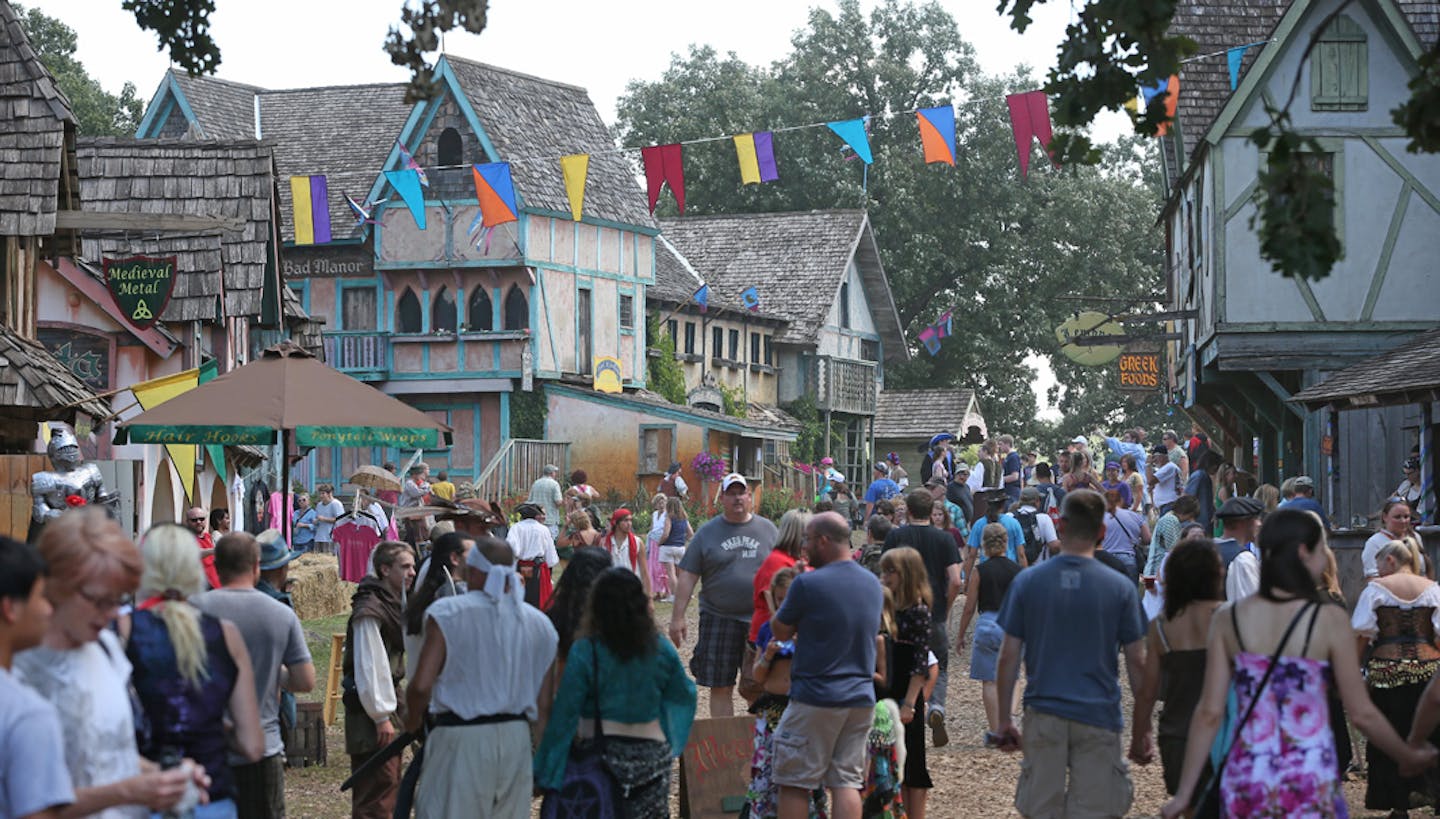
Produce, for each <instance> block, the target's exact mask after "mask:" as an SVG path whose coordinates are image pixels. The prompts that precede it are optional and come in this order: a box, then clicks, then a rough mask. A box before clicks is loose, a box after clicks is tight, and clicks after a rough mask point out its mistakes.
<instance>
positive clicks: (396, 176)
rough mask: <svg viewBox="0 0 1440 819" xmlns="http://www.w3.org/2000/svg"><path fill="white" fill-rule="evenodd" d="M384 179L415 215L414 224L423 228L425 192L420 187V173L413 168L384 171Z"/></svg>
mask: <svg viewBox="0 0 1440 819" xmlns="http://www.w3.org/2000/svg"><path fill="white" fill-rule="evenodd" d="M385 179H386V180H388V181H389V182H390V185H391V186H392V187H394V188H395V192H396V193H398V194H400V199H401V200H402V201H404V202H405V206H406V207H408V208H409V209H410V215H411V216H414V217H415V226H416V227H418V228H420V229H421V230H424V229H425V193H424V192H423V191H422V190H421V189H420V174H418V173H416V172H415V171H414V170H403V171H386V172H385Z"/></svg>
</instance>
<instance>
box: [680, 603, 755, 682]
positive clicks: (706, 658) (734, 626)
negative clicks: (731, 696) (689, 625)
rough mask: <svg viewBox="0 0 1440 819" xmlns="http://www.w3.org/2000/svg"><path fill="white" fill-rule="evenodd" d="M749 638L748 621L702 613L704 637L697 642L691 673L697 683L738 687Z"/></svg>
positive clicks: (702, 633)
mask: <svg viewBox="0 0 1440 819" xmlns="http://www.w3.org/2000/svg"><path fill="white" fill-rule="evenodd" d="M749 636H750V623H749V622H748V621H745V620H731V619H730V618H728V617H721V616H719V615H716V614H710V613H709V612H704V611H702V612H700V638H699V639H698V640H696V641H695V654H694V655H693V656H692V657H691V658H690V673H691V674H693V675H695V684H696V685H703V686H705V687H706V688H726V687H729V686H732V685H734V684H735V673H736V672H737V671H739V670H740V658H741V657H743V656H744V654H745V641H746V639H748V638H749Z"/></svg>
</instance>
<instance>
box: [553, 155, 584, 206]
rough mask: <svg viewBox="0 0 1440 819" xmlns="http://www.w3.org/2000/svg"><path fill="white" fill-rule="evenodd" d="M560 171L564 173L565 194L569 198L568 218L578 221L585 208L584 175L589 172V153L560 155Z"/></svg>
mask: <svg viewBox="0 0 1440 819" xmlns="http://www.w3.org/2000/svg"><path fill="white" fill-rule="evenodd" d="M560 171H561V173H563V174H564V175H565V195H566V196H567V197H569V199H570V218H572V219H574V220H575V221H577V222H578V221H580V215H581V214H582V213H583V212H584V210H585V176H586V175H587V174H588V173H589V172H590V155H589V154H571V155H569V156H562V157H560Z"/></svg>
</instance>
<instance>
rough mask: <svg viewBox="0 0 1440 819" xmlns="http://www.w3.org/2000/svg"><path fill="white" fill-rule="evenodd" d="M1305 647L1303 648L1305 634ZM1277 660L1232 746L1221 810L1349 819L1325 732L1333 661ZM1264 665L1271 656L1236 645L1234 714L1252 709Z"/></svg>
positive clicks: (1329, 737)
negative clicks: (1252, 709)
mask: <svg viewBox="0 0 1440 819" xmlns="http://www.w3.org/2000/svg"><path fill="white" fill-rule="evenodd" d="M1312 616H1313V615H1312ZM1310 625H1311V626H1312V627H1313V625H1314V621H1313V620H1312V621H1311V623H1310ZM1236 633H1237V636H1238V634H1239V629H1238V628H1237V629H1236ZM1305 642H1306V645H1307V647H1308V645H1309V642H1310V640H1309V636H1308V635H1307V636H1306V640H1305ZM1301 653H1302V654H1303V653H1304V652H1303V651H1302V652H1301ZM1277 662H1278V663H1279V665H1277V666H1276V668H1275V671H1274V672H1273V673H1272V674H1271V675H1270V682H1268V683H1267V684H1266V685H1265V690H1264V691H1262V692H1260V700H1259V702H1258V703H1257V704H1256V706H1255V711H1254V713H1252V714H1251V715H1250V721H1249V722H1247V723H1246V724H1245V727H1244V729H1242V730H1241V731H1240V735H1239V736H1238V737H1236V738H1235V742H1234V745H1233V747H1232V748H1231V749H1230V756H1229V761H1228V762H1227V763H1226V765H1225V773H1224V776H1223V777H1222V778H1221V781H1220V798H1221V800H1222V801H1223V803H1224V805H1225V809H1224V811H1223V813H1224V815H1226V816H1246V817H1256V816H1273V817H1292V816H1306V817H1345V816H1348V815H1349V814H1348V812H1347V809H1346V806H1345V793H1344V791H1343V790H1342V789H1341V786H1340V782H1339V779H1338V778H1337V777H1336V775H1335V735H1334V734H1333V733H1331V731H1330V705H1329V702H1328V700H1327V696H1328V690H1329V687H1330V684H1331V670H1330V663H1328V662H1326V661H1324V660H1312V659H1309V658H1307V657H1286V656H1281V657H1280V659H1279V660H1278V661H1277ZM1269 664H1270V655H1269V654H1256V653H1253V652H1250V651H1245V650H1244V641H1243V639H1242V640H1241V650H1240V652H1239V653H1237V654H1236V655H1235V676H1234V681H1235V699H1236V704H1237V709H1236V713H1237V714H1244V713H1245V711H1246V709H1247V708H1249V707H1250V701H1251V700H1253V699H1254V698H1255V689H1256V688H1258V687H1259V685H1260V680H1261V679H1262V678H1263V677H1264V676H1265V669H1266V668H1267V667H1268V666H1269Z"/></svg>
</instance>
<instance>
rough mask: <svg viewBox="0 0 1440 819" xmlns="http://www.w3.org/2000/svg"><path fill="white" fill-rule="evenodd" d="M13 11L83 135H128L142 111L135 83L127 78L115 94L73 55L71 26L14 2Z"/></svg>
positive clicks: (74, 42) (74, 41) (134, 127)
mask: <svg viewBox="0 0 1440 819" xmlns="http://www.w3.org/2000/svg"><path fill="white" fill-rule="evenodd" d="M14 8H15V14H16V16H17V17H19V18H20V24H21V25H22V26H23V27H24V28H25V36H27V37H29V38H30V45H31V46H32V47H34V49H35V54H36V56H38V57H39V58H40V62H41V64H43V65H44V66H45V68H47V69H49V71H50V73H51V74H53V75H54V76H55V82H56V84H58V85H59V86H60V90H61V91H63V92H65V96H66V97H68V98H69V99H70V110H72V111H74V112H75V119H76V120H78V121H79V131H80V133H81V134H82V135H84V136H129V135H131V134H133V133H135V129H136V127H137V126H139V124H140V117H141V115H142V114H143V113H144V104H143V102H142V101H141V100H140V98H139V97H138V96H136V93H135V84H134V83H132V82H126V83H125V85H124V86H123V87H122V88H121V89H120V95H119V96H118V97H117V96H115V95H114V94H111V93H109V92H108V91H106V90H105V89H104V88H102V87H101V86H100V83H99V81H97V80H96V79H95V78H94V77H91V76H90V74H89V73H88V72H87V71H86V70H85V66H83V65H81V64H80V61H79V60H77V59H75V48H76V37H75V31H74V29H72V28H70V27H69V26H67V25H65V24H64V23H63V22H61V21H59V20H57V19H55V18H54V17H50V16H48V15H46V14H44V13H42V12H41V11H40V10H39V9H28V10H27V9H25V8H24V7H22V6H19V5H16V6H14Z"/></svg>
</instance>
